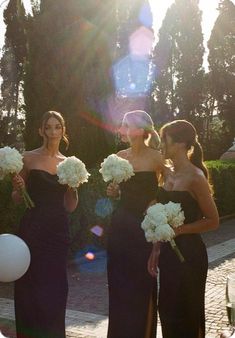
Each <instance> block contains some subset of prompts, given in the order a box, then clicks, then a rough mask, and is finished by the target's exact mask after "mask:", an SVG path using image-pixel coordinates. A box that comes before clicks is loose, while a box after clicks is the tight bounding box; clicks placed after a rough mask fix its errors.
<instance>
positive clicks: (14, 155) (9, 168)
mask: <svg viewBox="0 0 235 338" xmlns="http://www.w3.org/2000/svg"><path fill="white" fill-rule="evenodd" d="M23 165H24V164H23V157H22V155H21V154H20V153H19V151H18V150H17V149H15V148H10V147H4V148H0V179H1V180H3V179H4V178H5V177H6V176H8V175H10V176H13V175H15V174H19V172H20V171H21V170H22V168H23ZM21 193H22V197H23V200H24V203H25V205H26V207H27V208H29V209H30V208H32V207H34V203H33V201H32V200H31V198H30V196H29V194H28V193H27V191H26V188H25V187H24V188H22V190H21Z"/></svg>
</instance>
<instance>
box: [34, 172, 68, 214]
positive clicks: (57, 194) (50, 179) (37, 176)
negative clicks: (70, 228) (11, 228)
mask: <svg viewBox="0 0 235 338" xmlns="http://www.w3.org/2000/svg"><path fill="white" fill-rule="evenodd" d="M66 189H67V186H66V185H61V184H60V183H59V182H58V176H57V175H53V174H50V173H49V172H47V171H45V170H40V169H31V170H30V172H29V177H28V180H27V191H28V193H29V195H30V197H31V199H32V200H33V202H34V203H35V207H36V208H45V209H47V208H50V209H57V211H59V210H61V209H62V210H64V193H65V191H66Z"/></svg>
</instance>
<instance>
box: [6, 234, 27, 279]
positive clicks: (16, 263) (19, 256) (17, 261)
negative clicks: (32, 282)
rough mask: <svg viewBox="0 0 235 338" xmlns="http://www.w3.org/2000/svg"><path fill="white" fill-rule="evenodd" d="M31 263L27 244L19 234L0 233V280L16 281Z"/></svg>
mask: <svg viewBox="0 0 235 338" xmlns="http://www.w3.org/2000/svg"><path fill="white" fill-rule="evenodd" d="M29 264H30V251H29V248H28V246H27V244H26V243H25V242H24V241H23V240H22V239H21V238H19V237H18V236H15V235H11V234H2V235H0V282H14V281H15V280H17V279H19V278H20V277H22V276H23V275H24V274H25V272H26V271H27V270H28V267H29Z"/></svg>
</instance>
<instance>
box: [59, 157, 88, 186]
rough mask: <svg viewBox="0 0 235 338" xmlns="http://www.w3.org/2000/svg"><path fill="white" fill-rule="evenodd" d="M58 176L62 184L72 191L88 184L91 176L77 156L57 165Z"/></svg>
mask: <svg viewBox="0 0 235 338" xmlns="http://www.w3.org/2000/svg"><path fill="white" fill-rule="evenodd" d="M57 175H58V177H59V183H60V184H67V185H68V186H69V187H70V188H72V189H76V188H78V186H79V185H80V184H82V183H85V182H87V181H88V177H89V176H90V174H89V173H88V171H87V170H86V166H85V164H84V163H83V162H82V161H81V160H79V159H78V158H77V157H75V156H71V157H67V158H66V159H64V160H63V161H62V162H60V163H59V164H58V165H57Z"/></svg>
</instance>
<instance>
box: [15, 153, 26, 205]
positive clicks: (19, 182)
mask: <svg viewBox="0 0 235 338" xmlns="http://www.w3.org/2000/svg"><path fill="white" fill-rule="evenodd" d="M23 162H24V166H23V169H22V170H21V172H20V173H19V174H16V175H14V176H13V177H12V185H13V190H12V194H11V197H12V199H13V201H14V203H16V204H20V203H22V202H23V198H22V193H21V190H22V189H23V188H24V187H25V182H26V180H27V177H28V169H27V159H26V158H25V157H24V158H23Z"/></svg>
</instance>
